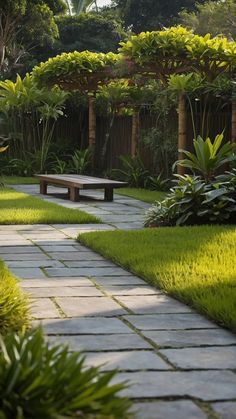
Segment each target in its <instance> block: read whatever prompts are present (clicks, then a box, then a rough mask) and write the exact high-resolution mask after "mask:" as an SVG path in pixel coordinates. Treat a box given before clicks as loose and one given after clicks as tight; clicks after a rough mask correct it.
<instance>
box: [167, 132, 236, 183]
mask: <svg viewBox="0 0 236 419" xmlns="http://www.w3.org/2000/svg"><path fill="white" fill-rule="evenodd" d="M222 141H223V133H222V134H218V135H217V136H216V137H215V140H214V141H213V142H212V141H211V139H210V138H209V137H208V138H207V139H206V140H203V138H202V137H200V135H199V136H198V137H197V139H194V140H193V146H194V149H195V154H194V153H191V152H190V151H186V150H180V151H181V152H182V153H183V154H185V156H186V157H187V158H186V159H183V160H178V161H177V162H176V163H175V164H174V167H175V166H176V165H179V166H183V167H186V168H189V169H191V170H192V171H193V172H195V171H197V172H198V173H200V175H201V176H202V177H203V178H204V179H205V181H206V182H208V181H210V180H211V179H212V177H213V176H214V175H215V173H216V171H217V169H219V167H221V166H223V165H225V164H227V163H230V162H232V161H235V160H236V155H235V154H234V153H233V151H234V150H235V149H236V145H235V144H231V143H230V142H227V143H226V144H224V145H222Z"/></svg>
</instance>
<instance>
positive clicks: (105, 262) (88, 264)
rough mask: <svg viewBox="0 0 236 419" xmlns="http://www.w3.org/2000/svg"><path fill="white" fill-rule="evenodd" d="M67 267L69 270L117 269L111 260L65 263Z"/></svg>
mask: <svg viewBox="0 0 236 419" xmlns="http://www.w3.org/2000/svg"><path fill="white" fill-rule="evenodd" d="M65 265H66V266H68V268H91V267H92V268H103V267H112V268H116V265H115V264H114V263H112V262H110V261H109V260H106V259H101V260H88V259H87V260H77V261H70V260H67V261H65Z"/></svg>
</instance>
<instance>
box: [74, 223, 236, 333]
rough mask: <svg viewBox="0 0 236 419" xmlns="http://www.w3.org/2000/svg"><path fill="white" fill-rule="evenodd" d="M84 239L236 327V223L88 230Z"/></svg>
mask: <svg viewBox="0 0 236 419" xmlns="http://www.w3.org/2000/svg"><path fill="white" fill-rule="evenodd" d="M78 240H79V241H80V242H81V243H83V244H85V245H86V246H89V247H91V248H92V249H93V250H95V251H97V252H99V253H100V254H102V255H103V256H105V257H107V258H108V259H111V260H112V261H114V262H116V263H117V264H119V265H121V266H123V267H125V268H126V269H128V270H129V271H131V272H132V273H134V274H136V275H138V276H140V277H142V278H144V279H145V280H146V281H147V282H149V283H150V284H152V285H154V286H156V287H158V288H161V289H162V290H164V291H165V292H167V293H168V294H170V295H172V296H173V297H175V298H177V299H178V300H180V301H183V302H184V303H186V304H188V305H190V306H191V307H193V308H195V309H196V310H197V311H198V312H200V313H203V314H205V315H206V316H208V317H209V318H211V319H213V320H215V321H216V322H217V323H218V324H220V325H221V326H224V327H227V328H229V329H231V330H233V331H236V265H235V260H236V229H235V227H233V226H195V227H166V228H164V227H163V228H159V229H146V230H140V231H111V232H99V233H86V234H83V235H80V236H79V238H78ZM127 283H128V281H127Z"/></svg>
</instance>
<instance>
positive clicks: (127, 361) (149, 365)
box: [86, 351, 172, 371]
mask: <svg viewBox="0 0 236 419" xmlns="http://www.w3.org/2000/svg"><path fill="white" fill-rule="evenodd" d="M86 355H87V356H86V364H87V365H88V366H93V365H95V366H97V367H98V366H101V369H102V370H106V371H107V370H114V369H119V370H123V371H137V370H139V371H140V369H141V370H170V369H172V368H171V366H170V365H168V364H167V363H166V362H165V361H163V360H162V359H161V358H160V357H159V356H157V355H156V354H155V353H153V352H152V351H119V352H94V353H90V352H88V353H87V354H86Z"/></svg>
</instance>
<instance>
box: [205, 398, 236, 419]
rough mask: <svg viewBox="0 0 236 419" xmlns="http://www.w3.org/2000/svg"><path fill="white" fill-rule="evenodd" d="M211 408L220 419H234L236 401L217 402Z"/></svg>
mask: <svg viewBox="0 0 236 419" xmlns="http://www.w3.org/2000/svg"><path fill="white" fill-rule="evenodd" d="M234 398H235V397H234ZM211 406H212V408H213V410H214V411H215V412H216V413H217V414H218V415H219V418H220V419H236V401H232V402H218V403H213V404H212V405H211Z"/></svg>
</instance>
